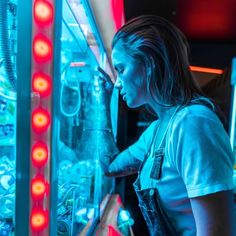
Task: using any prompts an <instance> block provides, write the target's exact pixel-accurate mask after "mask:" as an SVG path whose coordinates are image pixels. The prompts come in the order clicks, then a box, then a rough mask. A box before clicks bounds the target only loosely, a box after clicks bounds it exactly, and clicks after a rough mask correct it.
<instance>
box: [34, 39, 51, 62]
mask: <svg viewBox="0 0 236 236" xmlns="http://www.w3.org/2000/svg"><path fill="white" fill-rule="evenodd" d="M33 54H34V59H35V60H36V61H38V62H47V61H49V60H51V59H52V43H51V41H50V40H49V39H48V38H46V37H45V36H43V35H37V36H36V37H35V38H34V41H33Z"/></svg>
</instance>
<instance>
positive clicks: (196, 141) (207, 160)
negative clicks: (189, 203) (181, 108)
mask: <svg viewBox="0 0 236 236" xmlns="http://www.w3.org/2000/svg"><path fill="white" fill-rule="evenodd" d="M169 144H170V146H169V150H170V156H172V161H173V163H172V164H173V165H174V166H175V167H176V169H177V171H178V173H179V174H180V176H181V177H182V180H183V182H184V183H185V186H186V188H187V192H188V196H189V197H190V198H192V197H197V196H203V195H206V194H211V193H215V192H218V191H224V190H230V189H233V164H234V156H233V153H232V149H231V146H230V141H229V137H228V135H227V133H226V132H225V130H224V128H223V125H222V124H221V122H220V121H219V119H218V118H217V117H216V116H215V114H214V113H213V112H212V111H210V110H209V111H207V112H204V113H203V114H200V115H198V114H191V113H189V114H188V115H186V116H183V117H181V118H179V119H177V120H176V122H175V125H173V127H172V134H171V136H170V143H169Z"/></svg>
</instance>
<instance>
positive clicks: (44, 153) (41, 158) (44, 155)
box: [32, 142, 48, 167]
mask: <svg viewBox="0 0 236 236" xmlns="http://www.w3.org/2000/svg"><path fill="white" fill-rule="evenodd" d="M47 161H48V147H47V145H46V144H44V143H42V142H37V143H36V144H34V145H33V147H32V162H33V165H34V166H36V167H41V166H44V165H45V164H46V163H47Z"/></svg>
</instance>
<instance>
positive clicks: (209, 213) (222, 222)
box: [190, 190, 236, 236]
mask: <svg viewBox="0 0 236 236" xmlns="http://www.w3.org/2000/svg"><path fill="white" fill-rule="evenodd" d="M190 201H191V205H192V209H193V214H194V218H195V222H196V229H197V236H216V235H217V236H234V235H236V234H235V231H234V222H233V217H234V216H233V209H234V205H233V192H232V191H231V190H230V191H221V192H217V193H213V194H208V195H205V196H200V197H195V198H190Z"/></svg>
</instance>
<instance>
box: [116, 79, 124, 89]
mask: <svg viewBox="0 0 236 236" xmlns="http://www.w3.org/2000/svg"><path fill="white" fill-rule="evenodd" d="M114 86H115V88H117V89H121V88H122V81H121V80H120V79H119V78H118V77H117V79H116V82H115V84H114Z"/></svg>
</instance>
